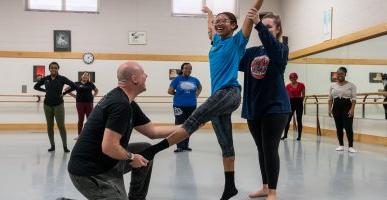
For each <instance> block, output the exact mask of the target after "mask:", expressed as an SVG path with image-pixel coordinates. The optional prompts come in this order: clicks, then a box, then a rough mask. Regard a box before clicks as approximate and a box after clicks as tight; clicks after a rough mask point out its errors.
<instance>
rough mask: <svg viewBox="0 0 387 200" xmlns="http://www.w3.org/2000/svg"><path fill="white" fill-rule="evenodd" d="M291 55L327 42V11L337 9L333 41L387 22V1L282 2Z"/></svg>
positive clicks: (335, 11) (282, 0) (302, 0)
mask: <svg viewBox="0 0 387 200" xmlns="http://www.w3.org/2000/svg"><path fill="white" fill-rule="evenodd" d="M280 5H281V14H282V16H281V17H282V21H283V24H284V32H285V35H287V36H289V47H290V50H291V51H294V50H298V49H302V48H305V47H309V46H311V45H314V44H318V43H321V42H323V41H324V40H323V11H324V10H326V9H328V8H330V7H333V23H332V26H333V28H332V33H333V38H337V37H340V36H343V35H347V34H350V33H353V32H355V31H359V30H362V29H365V28H368V27H371V26H375V25H377V24H381V23H385V22H387V12H386V10H387V1H386V0H281V1H280Z"/></svg>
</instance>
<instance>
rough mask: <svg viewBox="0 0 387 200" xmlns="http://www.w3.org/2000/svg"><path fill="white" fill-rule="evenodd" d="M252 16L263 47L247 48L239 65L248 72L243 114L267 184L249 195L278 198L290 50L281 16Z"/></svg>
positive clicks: (287, 114) (285, 119)
mask: <svg viewBox="0 0 387 200" xmlns="http://www.w3.org/2000/svg"><path fill="white" fill-rule="evenodd" d="M250 19H251V20H252V21H253V22H254V24H255V29H256V30H257V31H258V36H259V38H260V40H261V42H262V46H259V47H252V48H249V49H247V50H246V53H245V55H244V57H243V58H242V60H241V62H240V65H239V70H240V71H242V72H244V84H243V86H244V87H243V88H244V92H243V105H242V117H243V118H245V119H247V123H248V126H249V129H250V132H251V134H252V136H253V138H254V141H255V143H256V145H257V149H258V155H259V165H260V169H261V175H262V181H263V187H262V188H260V189H259V190H258V191H256V192H253V193H250V194H249V197H250V198H257V197H264V196H268V197H267V199H268V200H275V199H277V197H276V187H277V181H278V175H279V169H280V160H279V155H278V145H279V142H280V138H281V134H282V132H283V130H284V129H285V126H286V123H287V119H288V116H289V113H290V111H291V110H290V103H289V98H288V94H287V92H286V90H285V83H284V78H283V77H284V72H285V67H286V64H287V60H288V52H289V50H288V47H287V46H286V45H285V44H283V43H281V42H280V40H279V38H280V37H281V34H282V27H281V20H280V18H279V16H277V15H273V14H268V15H265V16H264V17H263V18H262V20H259V17H258V15H254V16H251V18H250Z"/></svg>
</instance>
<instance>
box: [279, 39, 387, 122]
mask: <svg viewBox="0 0 387 200" xmlns="http://www.w3.org/2000/svg"><path fill="white" fill-rule="evenodd" d="M341 66H344V67H346V68H347V70H348V72H347V76H346V80H347V81H349V82H352V83H353V84H355V85H356V87H357V93H358V96H357V104H356V109H355V118H368V119H380V120H385V114H384V113H385V110H384V107H383V104H382V103H383V100H384V96H383V95H382V94H380V92H383V89H384V84H386V81H387V80H386V81H384V82H385V83H384V84H383V80H382V79H383V76H382V75H383V74H387V35H386V34H383V35H381V36H378V37H373V38H371V39H367V40H364V41H361V42H356V43H352V44H349V45H345V46H341V47H339V48H335V49H331V50H326V51H323V52H320V53H317V54H313V55H309V56H306V57H301V58H298V59H295V60H292V61H290V63H289V64H288V67H287V70H286V73H285V81H286V82H288V81H289V80H288V74H289V73H291V72H297V73H298V74H299V81H300V82H303V83H305V85H306V95H307V96H308V95H309V96H310V95H317V99H318V102H319V104H318V107H319V108H318V112H319V116H328V105H327V96H325V95H327V94H328V93H329V87H330V85H331V84H332V83H333V82H334V76H335V73H334V72H336V70H337V69H338V68H339V67H341ZM386 78H387V76H384V79H386ZM378 92H379V94H377V93H378ZM368 93H369V94H368ZM375 93H376V94H375ZM315 99H316V98H315V97H309V98H308V100H307V101H306V104H305V114H306V115H310V116H315V115H316V112H317V105H316V103H315V102H316V100H315ZM363 104H364V105H363Z"/></svg>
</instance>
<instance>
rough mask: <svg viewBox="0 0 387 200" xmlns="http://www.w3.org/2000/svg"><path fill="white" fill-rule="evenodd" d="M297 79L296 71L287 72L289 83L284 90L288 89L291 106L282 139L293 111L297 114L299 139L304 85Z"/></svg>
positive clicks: (287, 129) (298, 138)
mask: <svg viewBox="0 0 387 200" xmlns="http://www.w3.org/2000/svg"><path fill="white" fill-rule="evenodd" d="M297 79H298V75H297V73H295V72H293V73H290V74H289V80H290V83H289V84H287V85H286V90H287V91H288V95H289V99H290V104H291V106H292V112H291V113H290V115H289V119H288V123H287V125H286V127H285V133H284V136H283V137H282V138H281V139H282V140H284V139H286V138H287V137H288V131H289V124H290V120H291V119H292V116H293V114H294V111H295V112H296V115H297V130H298V137H297V140H301V133H302V112H303V110H304V107H303V104H302V103H303V101H304V98H305V85H304V84H303V83H301V82H298V81H297Z"/></svg>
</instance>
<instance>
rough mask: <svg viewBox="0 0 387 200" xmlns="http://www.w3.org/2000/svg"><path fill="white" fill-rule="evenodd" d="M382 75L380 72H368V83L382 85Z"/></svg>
mask: <svg viewBox="0 0 387 200" xmlns="http://www.w3.org/2000/svg"><path fill="white" fill-rule="evenodd" d="M382 74H383V73H381V72H370V74H369V78H370V83H382Z"/></svg>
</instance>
